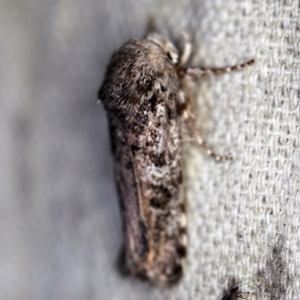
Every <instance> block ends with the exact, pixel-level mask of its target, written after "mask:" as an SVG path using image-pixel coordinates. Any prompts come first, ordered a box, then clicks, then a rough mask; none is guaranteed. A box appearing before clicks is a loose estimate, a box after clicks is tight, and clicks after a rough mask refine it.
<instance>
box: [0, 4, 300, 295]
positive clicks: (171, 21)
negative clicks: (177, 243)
mask: <svg viewBox="0 0 300 300" xmlns="http://www.w3.org/2000/svg"><path fill="white" fill-rule="evenodd" d="M0 5H1V10H0V20H1V29H0V39H1V40H0V41H1V42H0V54H1V55H0V65H1V68H0V79H1V91H0V95H1V104H0V107H1V109H0V137H1V146H0V165H1V168H0V178H1V180H0V182H1V186H0V212H1V218H0V265H1V268H0V298H1V299H7V300H10V299H23V300H27V299H28V300H29V299H30V300H35V299H64V300H66V299H110V300H117V299H131V300H135V299H136V300H150V299H158V300H159V299H168V300H169V299H170V300H173V299H174V300H175V299H176V300H177V299H178V300H179V299H180V300H183V299H192V300H201V299H208V300H213V299H220V300H221V299H222V296H223V295H224V293H225V292H226V289H227V288H228V286H229V284H230V282H233V281H235V284H237V285H239V284H244V283H247V284H245V285H243V286H242V287H240V289H241V291H242V292H245V294H243V297H244V298H247V299H293V300H296V299H300V280H299V277H300V254H299V253H300V235H299V228H300V221H299V215H300V172H299V166H300V150H299V149H300V137H299V131H300V125H299V124H300V123H299V122H300V105H299V100H300V85H299V81H300V72H299V70H300V58H299V57H300V56H299V55H300V52H299V49H300V48H299V45H300V31H299V30H300V21H299V20H300V7H299V1H296V0H294V1H293V0H287V1H279V0H275V1H272V0H266V1H258V0H242V1H237V0H236V1H234V0H226V1H225V0H202V1H200V0H184V1H179V0H175V1H171V0H166V1H158V0H144V1H133V0H127V1H118V0H110V1H104V0H100V1H95V0H92V1H88V2H86V1H83V0H76V1H68V0H63V1H57V2H53V3H52V2H51V1H50V2H49V1H38V0H32V1H17V0H10V1H6V0H0ZM150 17H152V18H153V19H154V20H155V23H156V26H157V27H158V29H159V30H160V31H162V32H163V33H164V34H169V35H170V36H176V37H180V33H181V32H182V31H183V30H185V31H187V32H188V33H189V34H190V36H191V38H192V41H193V57H192V59H191V61H190V64H191V65H201V66H215V67H220V66H227V65H234V64H237V63H242V62H244V61H246V60H248V59H251V58H253V57H257V58H258V62H257V63H256V64H255V65H253V66H250V67H247V68H246V69H243V70H241V71H239V72H234V73H230V74H226V75H221V76H218V77H213V78H207V79H205V80H201V81H200V82H199V85H198V89H197V97H195V115H196V117H197V126H198V128H199V131H200V132H201V133H202V135H203V137H204V138H205V139H206V141H207V142H208V144H209V145H211V146H212V148H213V149H214V150H215V151H216V152H218V153H221V154H227V153H229V152H230V153H232V155H233V157H234V159H233V161H231V162H225V163H216V162H214V161H213V160H212V159H211V158H209V157H207V155H206V154H205V152H204V151H203V150H202V149H199V147H197V146H196V145H194V144H190V145H186V147H185V148H186V150H185V169H184V170H185V191H186V199H187V203H188V228H189V252H188V259H187V264H186V270H185V276H184V279H183V281H182V282H181V284H180V285H179V286H177V287H175V288H172V289H170V290H160V289H156V288H153V287H151V286H148V285H147V284H143V283H141V282H139V281H138V280H135V279H131V278H123V277H121V276H120V275H119V273H118V271H117V268H116V258H117V256H118V253H119V250H120V247H121V242H122V231H121V220H120V213H119V208H118V199H117V194H116V189H115V183H114V178H113V161H112V157H111V153H110V144H109V136H108V126H107V120H106V116H105V112H104V109H103V108H102V107H101V106H97V105H96V95H97V90H98V87H99V86H100V83H101V80H102V79H103V76H104V71H105V68H106V65H107V63H108V60H109V58H110V56H111V55H112V53H113V50H115V49H117V48H118V47H119V46H120V45H122V43H124V42H125V41H126V40H127V39H128V38H130V37H142V36H143V35H144V33H145V31H146V26H147V21H148V19H149V18H150Z"/></svg>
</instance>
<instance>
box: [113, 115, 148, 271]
mask: <svg viewBox="0 0 300 300" xmlns="http://www.w3.org/2000/svg"><path fill="white" fill-rule="evenodd" d="M109 121H110V132H111V143H112V150H113V154H114V163H115V178H116V184H117V189H118V193H119V200H120V206H121V212H122V218H123V227H124V231H125V247H124V250H123V258H122V260H123V261H122V264H123V265H122V266H121V267H122V269H123V271H127V272H130V273H131V274H134V273H138V268H139V266H140V262H141V260H142V259H143V258H144V256H145V253H146V252H147V240H146V233H145V232H146V230H145V229H146V228H145V223H144V221H143V220H142V218H141V215H142V214H141V211H140V205H139V187H138V182H137V177H136V176H135V175H136V174H135V167H134V159H133V157H132V153H131V149H130V147H129V145H128V143H127V140H128V137H127V136H126V133H125V132H124V130H123V128H122V126H121V124H120V122H119V120H118V118H117V117H116V116H114V115H109Z"/></svg>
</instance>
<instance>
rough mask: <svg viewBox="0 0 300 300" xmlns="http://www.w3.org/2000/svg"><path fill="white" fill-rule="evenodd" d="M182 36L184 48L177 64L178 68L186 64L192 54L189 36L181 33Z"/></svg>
mask: <svg viewBox="0 0 300 300" xmlns="http://www.w3.org/2000/svg"><path fill="white" fill-rule="evenodd" d="M182 35H183V38H184V48H183V52H182V54H181V57H180V61H179V63H178V65H179V67H180V66H183V65H185V64H186V63H187V61H188V60H189V58H190V56H191V53H192V43H191V40H190V37H189V35H188V34H187V33H186V32H183V33H182Z"/></svg>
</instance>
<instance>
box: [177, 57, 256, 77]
mask: <svg viewBox="0 0 300 300" xmlns="http://www.w3.org/2000/svg"><path fill="white" fill-rule="evenodd" d="M256 61H257V59H256V58H253V59H251V60H249V61H247V62H245V63H243V64H239V65H235V66H231V67H224V68H201V67H187V68H182V69H181V70H180V72H181V74H184V75H189V76H192V77H195V78H200V77H203V76H209V75H219V74H224V73H229V72H232V71H237V70H241V69H243V68H245V67H247V66H250V65H252V64H254V63H255V62H256Z"/></svg>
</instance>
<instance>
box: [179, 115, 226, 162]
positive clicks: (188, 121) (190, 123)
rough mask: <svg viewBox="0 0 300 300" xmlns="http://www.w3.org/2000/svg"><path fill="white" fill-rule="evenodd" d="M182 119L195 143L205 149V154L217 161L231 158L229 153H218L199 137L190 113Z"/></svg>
mask: <svg viewBox="0 0 300 300" xmlns="http://www.w3.org/2000/svg"><path fill="white" fill-rule="evenodd" d="M184 119H185V123H186V125H187V126H188V128H189V129H190V131H191V132H192V134H193V136H194V138H195V141H196V143H197V144H198V145H199V146H200V147H202V148H203V149H204V150H205V151H206V153H207V155H209V156H211V157H212V158H213V159H214V160H215V161H217V162H220V161H227V160H231V159H232V156H231V155H225V156H221V155H218V154H217V153H215V152H214V151H213V150H212V149H211V148H210V147H209V146H208V145H207V144H206V142H205V141H204V140H203V138H202V137H201V135H200V133H199V131H198V130H197V128H196V125H195V122H194V120H193V118H192V117H191V116H190V115H188V116H186V118H184Z"/></svg>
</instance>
